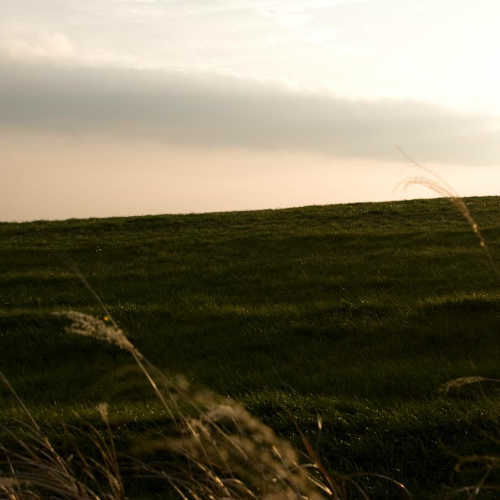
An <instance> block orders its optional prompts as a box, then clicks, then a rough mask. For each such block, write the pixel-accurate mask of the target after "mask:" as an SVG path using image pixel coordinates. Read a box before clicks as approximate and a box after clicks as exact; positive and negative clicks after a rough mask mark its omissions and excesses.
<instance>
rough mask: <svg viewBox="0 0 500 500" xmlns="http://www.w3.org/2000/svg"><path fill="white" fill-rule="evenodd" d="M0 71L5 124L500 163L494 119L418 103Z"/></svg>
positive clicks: (90, 73)
mask: <svg viewBox="0 0 500 500" xmlns="http://www.w3.org/2000/svg"><path fill="white" fill-rule="evenodd" d="M60 41H61V40H59V41H58V40H55V42H57V43H56V46H58V44H59V42H60ZM63 45H64V44H63ZM0 73H1V74H2V85H1V87H0V110H1V112H0V127H1V128H2V129H4V130H9V129H10V130H15V131H18V132H19V131H26V132H28V131H32V132H33V131H34V132H44V133H49V132H50V133H58V134H77V135H78V134H85V135H98V136H100V137H105V136H111V137H113V139H117V138H118V139H124V140H127V141H129V140H132V139H134V138H137V139H141V140H142V139H149V140H153V141H158V142H160V143H169V144H175V145H180V146H188V147H201V148H206V147H213V148H234V147H236V148H246V149H252V150H284V151H302V152H312V153H321V154H327V155H334V156H339V157H369V158H375V159H388V160H392V159H400V157H399V156H398V153H397V151H396V150H395V147H394V145H395V144H398V145H400V146H401V147H403V148H404V149H405V150H407V151H408V152H409V153H410V154H412V155H413V156H414V157H415V158H417V159H418V160H420V161H432V162H444V163H456V164H464V165H465V164H471V165H472V164H483V165H489V164H496V163H498V162H499V160H500V127H499V125H500V120H499V119H498V118H497V117H491V116H485V115H478V114H476V115H472V114H461V113H459V112H455V111H451V110H447V109H444V108H440V107H438V106H435V105H430V104H425V103H420V102H414V101H402V100H389V99H385V100H374V101H355V100H347V99H340V98H335V97H333V96H331V95H321V94H312V93H303V92H302V93H301V92H297V91H292V90H290V89H286V88H284V87H279V86H274V85H270V84H266V83H262V82H250V81H243V80H238V79H233V78H228V77H219V76H214V75H194V74H188V73H175V72H171V73H166V72H155V71H147V70H127V69H118V68H103V67H99V68H96V67H95V68H91V67H70V66H64V65H61V64H52V65H50V64H45V65H36V64H31V65H30V64H20V63H14V62H9V61H5V60H4V61H3V62H1V63H0Z"/></svg>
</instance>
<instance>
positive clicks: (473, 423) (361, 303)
mask: <svg viewBox="0 0 500 500" xmlns="http://www.w3.org/2000/svg"><path fill="white" fill-rule="evenodd" d="M465 201H466V203H467V205H468V207H469V208H470V210H471V212H472V214H473V216H474V217H475V219H476V220H477V222H478V224H479V226H480V227H481V229H482V232H483V234H484V237H485V239H486V241H487V243H488V246H489V249H490V251H491V254H492V256H493V259H494V260H495V261H496V260H497V257H498V256H500V217H499V216H500V198H496V197H484V198H468V199H466V200H465ZM79 273H81V276H83V277H85V279H86V280H87V281H88V283H89V285H90V286H91V287H92V289H94V290H95V291H97V293H98V294H99V295H100V297H101V298H102V300H103V302H104V303H105V304H106V306H107V308H108V309H109V312H110V313H111V314H112V317H113V318H114V320H115V321H116V322H117V323H118V324H119V325H120V327H122V328H123V330H124V331H125V332H126V333H127V335H128V336H129V338H130V339H131V340H132V342H133V343H134V345H136V346H137V347H138V348H139V349H140V351H141V352H143V353H144V354H145V355H146V356H147V357H148V359H149V360H151V361H152V362H153V363H154V364H155V365H156V366H157V367H159V368H161V369H162V370H164V371H165V372H166V373H182V374H184V375H185V376H186V377H187V378H188V379H189V380H190V381H193V383H195V384H200V385H203V386H206V387H209V388H210V389H212V390H213V391H216V392H217V393H218V394H221V395H223V396H229V397H231V398H234V399H235V400H237V401H239V402H241V403H242V404H243V405H244V406H245V407H246V408H247V409H248V410H249V411H250V412H251V413H252V414H253V415H255V416H256V417H258V418H259V419H260V420H262V421H263V422H264V423H266V424H268V425H269V426H270V427H271V428H272V429H274V430H275V431H276V432H277V433H278V435H280V436H283V437H284V438H287V439H290V440H291V441H292V442H293V443H294V444H296V445H297V447H298V448H300V446H301V444H300V439H299V436H298V429H300V431H301V432H303V433H304V434H305V435H306V436H308V438H309V439H310V441H311V443H313V444H314V447H315V449H316V451H317V453H318V454H319V455H320V456H321V459H322V461H323V463H324V465H325V466H326V467H327V468H329V469H331V470H336V471H342V472H354V471H370V472H376V473H381V474H386V475H388V476H390V477H392V478H395V479H397V480H398V481H402V482H403V483H404V484H406V485H407V487H408V488H409V489H410V491H412V492H413V493H414V495H415V498H433V497H434V498H441V497H442V496H443V495H444V494H446V493H447V492H450V491H452V490H453V489H455V488H458V487H460V486H461V485H464V484H468V482H469V481H475V480H476V479H477V474H476V472H477V471H475V470H472V471H469V472H468V473H457V472H454V466H455V464H456V462H457V458H458V457H464V456H468V455H471V454H475V453H480V454H488V453H490V454H496V455H498V454H499V451H498V448H499V446H498V438H499V433H498V429H499V417H500V405H499V402H500V400H499V397H500V393H499V392H498V390H497V389H496V388H495V385H493V384H491V385H489V384H486V383H484V384H475V385H474V386H473V387H465V388H463V390H457V391H450V392H449V393H446V394H445V393H443V392H440V391H439V388H440V387H441V386H442V385H443V384H445V383H446V382H448V381H450V380H452V379H455V378H457V377H467V376H476V375H480V376H483V377H490V378H498V377H499V372H500V369H499V361H498V360H499V359H500V342H499V340H498V328H499V325H500V308H499V301H500V283H499V280H498V277H497V276H496V275H495V273H494V272H493V271H492V268H491V266H490V263H489V262H488V260H487V258H486V257H485V255H484V252H483V250H482V249H481V248H480V246H479V245H478V240H477V238H476V235H475V234H474V233H473V232H472V231H471V228H470V226H469V224H468V222H467V221H466V220H464V218H463V217H462V215H461V214H460V213H459V212H458V211H457V210H456V208H455V207H454V206H453V205H452V204H451V203H450V202H449V200H447V199H443V198H440V199H433V200H412V201H402V202H386V203H357V204H346V205H331V206H311V207H304V208H293V209H282V210H262V211H248V212H231V213H211V214H198V215H196V214H193V215H164V216H143V217H124V218H121V217H118V218H109V219H87V220H67V221H57V222H47V221H39V222H30V223H2V224H0V371H2V372H3V373H4V374H5V376H6V377H7V378H8V380H9V381H10V383H11V384H12V386H13V387H14V388H15V389H16V391H17V392H18V393H19V395H20V396H21V397H22V399H23V400H24V402H25V403H26V404H27V406H28V407H29V408H30V409H31V411H32V412H33V414H34V416H35V417H36V418H37V419H38V421H39V422H41V423H43V424H44V425H47V426H49V427H50V428H51V429H56V428H57V426H58V425H59V424H60V423H61V422H62V421H71V422H73V423H75V424H76V425H78V421H79V420H78V419H79V418H80V417H76V416H75V414H74V412H75V411H76V412H77V413H78V414H79V415H80V416H81V417H84V418H94V416H95V406H96V404H98V403H99V402H101V401H107V402H108V403H109V405H110V419H111V424H112V427H113V433H114V435H115V439H116V443H117V447H118V449H119V450H120V451H121V452H124V453H125V452H128V451H129V450H130V448H131V447H132V446H135V444H136V443H137V442H138V441H140V439H141V437H142V436H143V435H145V433H147V432H148V431H149V430H151V429H156V428H158V427H161V425H162V422H163V420H164V419H165V416H164V414H163V413H162V411H161V407H160V405H159V404H158V402H157V400H156V398H155V395H154V393H153V391H152V390H151V388H149V387H148V385H147V383H145V381H144V380H143V377H142V376H141V374H140V373H139V372H138V370H137V367H136V366H135V365H134V364H133V363H132V362H131V359H130V357H129V356H128V353H126V352H123V351H120V350H118V349H116V348H115V347H113V346H111V345H106V344H102V343H100V342H98V341H96V340H94V339H90V338H82V337H78V336H71V335H68V334H67V333H66V332H65V331H64V326H65V322H64V318H61V317H59V316H55V315H53V314H52V313H53V312H56V311H67V310H75V311H81V312H85V313H89V314H93V315H96V316H98V317H100V318H103V317H104V316H106V313H104V311H103V310H102V308H101V306H100V305H99V303H98V301H97V300H96V298H95V297H94V296H93V295H92V293H90V292H89V290H88V289H87V288H86V287H85V286H84V285H83V283H82V281H81V279H80V277H79V276H78V274H79ZM19 416H20V411H19V409H18V406H17V404H16V401H15V400H14V398H12V396H11V394H10V393H9V391H7V390H6V389H5V388H2V389H0V426H1V427H2V428H3V429H4V430H3V431H0V437H1V438H2V439H3V440H5V442H7V441H8V439H9V438H8V436H7V434H6V432H5V429H8V428H9V427H10V426H12V423H13V422H14V420H15V419H16V418H19ZM318 416H320V418H321V421H322V426H321V430H319V429H318ZM49 432H53V433H54V435H56V432H57V431H55V430H52V431H49ZM145 453H146V452H145ZM374 491H375V490H374ZM379 494H380V495H382V496H383V495H385V497H386V498H389V493H387V492H386V493H383V494H381V493H379ZM376 495H377V493H374V496H376ZM382 496H381V497H382ZM485 498H486V497H485ZM491 498H493V497H491Z"/></svg>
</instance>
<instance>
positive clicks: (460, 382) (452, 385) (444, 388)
mask: <svg viewBox="0 0 500 500" xmlns="http://www.w3.org/2000/svg"><path fill="white" fill-rule="evenodd" d="M480 382H491V383H500V379H497V378H489V377H481V376H478V375H474V376H470V377H459V378H455V379H453V380H450V381H449V382H446V383H445V384H443V385H441V386H440V387H439V388H438V391H439V392H441V393H443V394H448V393H449V392H452V391H457V390H459V389H461V388H462V387H466V386H469V385H472V384H478V383H480Z"/></svg>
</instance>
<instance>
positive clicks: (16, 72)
mask: <svg viewBox="0 0 500 500" xmlns="http://www.w3.org/2000/svg"><path fill="white" fill-rule="evenodd" d="M499 18H500V3H498V1H496V0H476V1H474V2H472V1H470V0H453V1H449V0H432V1H429V0H421V1H419V2H415V1H412V0H364V1H363V0H269V1H264V0H179V1H176V0H86V1H85V2H82V1H81V0H79V1H76V0H15V1H14V0H3V1H2V3H1V5H0V134H1V135H0V146H1V149H0V165H2V167H1V168H2V174H3V175H2V177H3V182H2V183H1V184H0V220H28V219H39V218H67V217H75V216H77V217H87V216H108V215H132V214H142V213H163V212H196V211H207V210H232V209H247V208H266V207H267V208H271V207H280V206H294V205H304V204H312V203H335V202H345V201H365V200H384V199H394V198H402V197H416V196H423V195H426V193H425V191H423V190H420V191H418V190H414V191H412V192H401V191H394V189H393V188H394V186H395V185H396V184H397V183H398V182H400V181H401V180H404V179H405V178H407V177H408V176H410V175H415V173H418V172H415V171H412V167H411V165H409V164H408V162H407V161H405V160H404V159H403V158H402V156H401V154H400V153H399V152H398V151H397V149H396V147H395V146H396V145H399V146H400V147H402V148H403V149H404V150H405V151H407V152H408V153H409V154H410V155H411V156H412V157H414V158H415V159H416V160H418V161H419V162H422V163H425V164H426V165H427V166H430V167H432V168H433V169H434V170H436V171H437V172H438V173H439V174H441V175H443V176H446V179H447V180H448V181H449V183H450V184H452V185H455V186H456V188H457V190H458V191H460V192H462V193H463V194H465V195H472V194H497V193H498V191H497V186H499V185H500V184H498V182H497V181H499V180H500V177H499V175H498V174H497V173H496V171H497V170H498V169H497V164H498V163H499V160H500V92H498V89H499V88H500V60H499V59H500V57H499V54H500V52H499V51H498V47H499V46H500V32H499V30H498V19H499Z"/></svg>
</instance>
